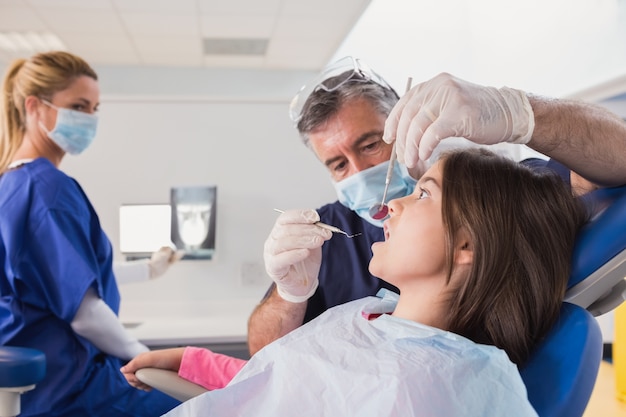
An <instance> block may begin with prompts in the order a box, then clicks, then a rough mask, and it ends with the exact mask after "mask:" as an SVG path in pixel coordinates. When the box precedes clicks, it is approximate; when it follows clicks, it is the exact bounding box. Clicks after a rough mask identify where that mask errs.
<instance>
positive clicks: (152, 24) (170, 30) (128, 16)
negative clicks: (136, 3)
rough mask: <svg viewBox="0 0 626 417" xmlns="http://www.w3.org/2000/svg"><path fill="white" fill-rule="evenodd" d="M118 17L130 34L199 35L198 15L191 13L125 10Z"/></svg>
mask: <svg viewBox="0 0 626 417" xmlns="http://www.w3.org/2000/svg"><path fill="white" fill-rule="evenodd" d="M120 17H121V19H122V21H123V23H124V26H125V27H126V29H127V30H128V32H129V33H130V34H131V35H132V36H142V35H161V36H165V35H181V36H185V35H189V36H200V29H199V21H198V17H197V16H195V15H193V14H171V13H170V14H164V13H152V12H151V13H139V12H125V13H120Z"/></svg>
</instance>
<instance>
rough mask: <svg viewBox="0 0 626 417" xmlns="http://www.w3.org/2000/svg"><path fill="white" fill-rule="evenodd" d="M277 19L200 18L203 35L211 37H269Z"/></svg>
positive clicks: (246, 17)
mask: <svg viewBox="0 0 626 417" xmlns="http://www.w3.org/2000/svg"><path fill="white" fill-rule="evenodd" d="M275 24H276V19H275V18H274V17H273V16H263V17H251V16H208V15H202V17H201V19H200V26H201V33H202V36H203V37H211V38H218V37H219V38H269V37H270V36H271V35H272V31H273V30H274V26H275Z"/></svg>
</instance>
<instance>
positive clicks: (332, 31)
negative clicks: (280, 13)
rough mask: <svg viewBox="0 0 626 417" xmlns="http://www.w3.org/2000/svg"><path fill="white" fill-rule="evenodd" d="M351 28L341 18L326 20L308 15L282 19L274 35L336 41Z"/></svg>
mask: <svg viewBox="0 0 626 417" xmlns="http://www.w3.org/2000/svg"><path fill="white" fill-rule="evenodd" d="M348 32H349V28H348V27H346V26H345V25H344V24H343V22H342V21H339V20H325V19H316V18H308V17H292V18H290V19H280V20H279V21H278V22H277V23H276V28H275V29H274V36H275V37H276V38H297V39H301V38H304V39H317V40H318V42H319V43H322V44H323V43H325V42H327V41H328V40H331V41H332V42H335V41H336V40H337V39H343V38H344V37H345V36H346V35H347V33H348Z"/></svg>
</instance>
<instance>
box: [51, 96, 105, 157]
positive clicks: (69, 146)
mask: <svg viewBox="0 0 626 417" xmlns="http://www.w3.org/2000/svg"><path fill="white" fill-rule="evenodd" d="M42 101H43V102H44V103H45V104H46V105H48V106H50V107H52V108H53V109H55V110H56V111H57V121H56V124H55V125H54V128H53V129H52V130H50V131H48V129H46V127H45V126H44V125H43V124H42V123H41V122H39V126H41V128H42V129H43V130H44V131H45V132H46V134H47V135H48V137H49V138H50V139H52V140H53V141H54V142H55V143H56V144H57V145H59V147H60V148H61V149H63V150H64V151H65V152H67V153H69V154H72V155H77V154H79V153H81V152H83V151H84V150H85V149H87V148H88V147H89V145H91V143H92V142H93V140H94V138H95V137H96V129H97V127H98V116H96V115H95V114H89V113H83V112H81V111H76V110H70V109H65V108H62V107H57V106H55V105H54V104H52V103H50V102H48V101H46V100H42Z"/></svg>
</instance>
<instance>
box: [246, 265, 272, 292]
mask: <svg viewBox="0 0 626 417" xmlns="http://www.w3.org/2000/svg"><path fill="white" fill-rule="evenodd" d="M240 278H241V285H243V286H245V287H247V286H255V285H269V284H270V282H271V279H270V277H268V276H267V273H266V272H265V265H264V264H263V263H262V262H243V263H242V264H241V273H240Z"/></svg>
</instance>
